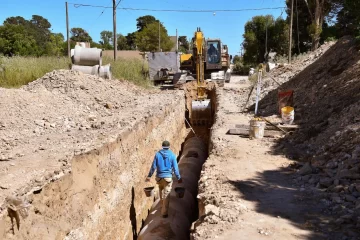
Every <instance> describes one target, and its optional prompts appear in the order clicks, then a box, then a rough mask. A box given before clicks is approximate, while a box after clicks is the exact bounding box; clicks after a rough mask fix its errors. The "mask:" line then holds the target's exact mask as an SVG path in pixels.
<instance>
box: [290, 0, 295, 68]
mask: <svg viewBox="0 0 360 240" xmlns="http://www.w3.org/2000/svg"><path fill="white" fill-rule="evenodd" d="M293 18H294V0H291V17H290V31H289V64H291V47H292V46H291V44H292V29H293Z"/></svg>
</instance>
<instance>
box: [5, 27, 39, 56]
mask: <svg viewBox="0 0 360 240" xmlns="http://www.w3.org/2000/svg"><path fill="white" fill-rule="evenodd" d="M0 52H2V53H3V54H6V55H9V54H11V53H12V54H15V55H22V56H28V55H38V52H39V48H38V46H37V44H36V41H35V39H34V38H33V37H32V36H31V35H28V34H26V32H25V27H24V26H22V25H14V24H4V25H3V26H0Z"/></svg>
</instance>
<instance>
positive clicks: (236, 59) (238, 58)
mask: <svg viewBox="0 0 360 240" xmlns="http://www.w3.org/2000/svg"><path fill="white" fill-rule="evenodd" d="M240 61H241V57H240V56H239V55H235V56H234V58H233V63H234V64H236V63H239V62H240Z"/></svg>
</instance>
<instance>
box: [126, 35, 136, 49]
mask: <svg viewBox="0 0 360 240" xmlns="http://www.w3.org/2000/svg"><path fill="white" fill-rule="evenodd" d="M135 39H136V35H135V32H133V33H128V35H126V42H127V46H128V50H135V49H136V43H135Z"/></svg>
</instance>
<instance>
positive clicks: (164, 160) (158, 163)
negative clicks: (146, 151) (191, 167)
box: [148, 149, 181, 180]
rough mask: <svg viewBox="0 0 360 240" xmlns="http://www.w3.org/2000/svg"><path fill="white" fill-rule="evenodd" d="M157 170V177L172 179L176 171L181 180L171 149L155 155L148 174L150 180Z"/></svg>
mask: <svg viewBox="0 0 360 240" xmlns="http://www.w3.org/2000/svg"><path fill="white" fill-rule="evenodd" d="M155 169H156V177H159V178H172V172H173V170H174V172H175V176H176V178H177V179H178V180H179V179H180V178H181V176H180V172H179V167H178V164H177V161H176V157H175V154H174V153H173V152H172V151H171V150H170V149H162V150H160V151H158V152H157V153H156V154H155V157H154V161H153V163H152V166H151V168H150V171H149V174H148V177H149V178H150V177H151V176H152V175H153V174H154V172H155Z"/></svg>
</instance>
